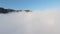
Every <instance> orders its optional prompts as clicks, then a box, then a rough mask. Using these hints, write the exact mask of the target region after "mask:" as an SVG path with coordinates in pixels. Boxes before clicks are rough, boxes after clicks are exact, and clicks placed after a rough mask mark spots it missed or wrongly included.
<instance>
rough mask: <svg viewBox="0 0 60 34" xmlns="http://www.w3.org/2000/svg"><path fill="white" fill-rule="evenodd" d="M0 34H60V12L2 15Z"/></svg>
mask: <svg viewBox="0 0 60 34" xmlns="http://www.w3.org/2000/svg"><path fill="white" fill-rule="evenodd" d="M0 34H60V11H59V10H49V11H40V12H38V11H35V12H29V13H26V12H14V13H9V14H0Z"/></svg>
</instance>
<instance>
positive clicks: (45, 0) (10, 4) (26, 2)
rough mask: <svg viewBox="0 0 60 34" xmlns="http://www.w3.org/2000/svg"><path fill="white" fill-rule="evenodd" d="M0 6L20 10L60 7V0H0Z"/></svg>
mask: <svg viewBox="0 0 60 34" xmlns="http://www.w3.org/2000/svg"><path fill="white" fill-rule="evenodd" d="M0 7H4V8H12V9H16V10H17V9H18V10H19V9H20V10H25V9H29V10H45V9H50V8H60V0H0Z"/></svg>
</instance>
